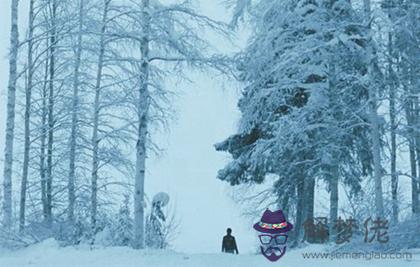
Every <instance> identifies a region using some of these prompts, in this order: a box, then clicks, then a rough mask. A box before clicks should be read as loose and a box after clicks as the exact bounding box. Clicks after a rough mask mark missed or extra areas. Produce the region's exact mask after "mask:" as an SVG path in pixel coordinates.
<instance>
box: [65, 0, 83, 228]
mask: <svg viewBox="0 0 420 267" xmlns="http://www.w3.org/2000/svg"><path fill="white" fill-rule="evenodd" d="M83 13H84V0H80V3H79V32H78V36H77V48H76V61H75V66H74V79H73V98H72V114H71V134H70V155H69V157H70V162H69V178H68V192H69V195H68V197H69V206H68V209H67V220H68V221H69V222H70V223H73V222H74V205H75V201H76V193H75V179H76V178H75V172H76V163H75V162H76V146H77V124H78V113H79V110H78V108H79V76H80V62H81V57H82V41H83V40H82V37H83V35H82V31H83V19H84V14H83Z"/></svg>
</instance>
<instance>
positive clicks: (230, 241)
mask: <svg viewBox="0 0 420 267" xmlns="http://www.w3.org/2000/svg"><path fill="white" fill-rule="evenodd" d="M226 233H227V235H225V236H224V237H223V243H222V252H226V253H232V254H233V253H235V252H236V254H238V253H239V252H238V247H237V246H236V241H235V237H234V236H233V235H232V229H230V228H228V229H227V230H226Z"/></svg>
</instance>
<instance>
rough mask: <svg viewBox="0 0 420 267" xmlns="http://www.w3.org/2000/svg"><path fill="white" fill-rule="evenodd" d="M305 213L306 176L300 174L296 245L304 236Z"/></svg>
mask: <svg viewBox="0 0 420 267" xmlns="http://www.w3.org/2000/svg"><path fill="white" fill-rule="evenodd" d="M304 214H305V177H304V176H303V175H302V174H300V176H299V177H298V182H297V204H296V221H295V230H294V237H293V238H294V240H293V244H292V246H294V247H296V246H297V245H298V244H299V242H300V240H301V238H302V236H303V231H302V225H303V223H304V218H303V217H304Z"/></svg>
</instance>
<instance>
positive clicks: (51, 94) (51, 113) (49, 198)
mask: <svg viewBox="0 0 420 267" xmlns="http://www.w3.org/2000/svg"><path fill="white" fill-rule="evenodd" d="M51 11H52V14H51V33H50V34H51V37H50V59H49V63H50V64H49V67H50V69H49V75H50V77H49V78H50V80H49V92H48V140H47V176H46V198H47V207H46V208H47V209H46V215H47V223H48V224H51V223H52V179H53V177H52V169H53V143H54V125H55V121H54V79H55V46H56V45H57V44H56V42H57V40H56V39H57V37H56V35H57V32H56V31H57V29H56V23H57V22H56V16H57V14H56V13H57V3H56V0H52V10H51Z"/></svg>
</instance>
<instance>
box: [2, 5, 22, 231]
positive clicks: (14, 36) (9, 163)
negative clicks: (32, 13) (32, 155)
mask: <svg viewBox="0 0 420 267" xmlns="http://www.w3.org/2000/svg"><path fill="white" fill-rule="evenodd" d="M18 7H19V1H18V0H12V1H11V30H10V54H9V85H8V88H7V121H6V143H5V147H4V170H3V191H4V192H3V224H4V226H5V227H6V228H7V229H8V228H10V227H11V226H12V172H13V140H14V130H15V106H16V80H17V56H18V49H19V47H18V46H19V33H18Z"/></svg>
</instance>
